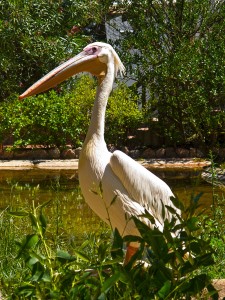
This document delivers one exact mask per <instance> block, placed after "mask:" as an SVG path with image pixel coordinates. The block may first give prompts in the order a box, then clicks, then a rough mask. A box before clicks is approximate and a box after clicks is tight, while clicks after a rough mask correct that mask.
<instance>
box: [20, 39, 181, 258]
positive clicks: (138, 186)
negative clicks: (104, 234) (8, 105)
mask: <svg viewBox="0 0 225 300" xmlns="http://www.w3.org/2000/svg"><path fill="white" fill-rule="evenodd" d="M81 72H89V73H91V74H92V75H93V76H95V77H97V82H98V84H97V91H96V97H95V101H94V106H93V110H92V115H91V120H90V125H89V128H88V131H87V134H86V138H85V140H84V143H83V146H82V151H81V153H80V157H79V166H78V176H79V183H80V187H81V191H82V194H83V196H84V199H85V201H86V202H87V204H88V205H89V206H90V208H91V209H92V210H93V211H94V212H95V213H96V214H97V215H98V216H99V217H100V218H101V219H102V220H103V221H105V222H106V223H107V224H109V225H110V226H111V228H112V229H113V230H115V229H117V230H118V232H119V233H120V235H121V236H122V237H124V236H126V235H133V236H140V233H139V231H138V229H137V227H136V225H135V222H134V220H133V218H132V217H136V218H141V220H143V222H145V223H146V224H148V226H150V227H151V226H152V225H151V224H150V223H149V220H147V219H146V218H144V217H143V215H144V214H145V212H146V211H147V212H149V213H150V214H151V215H152V216H153V217H154V219H155V225H154V226H157V227H158V228H159V230H160V231H163V226H164V221H165V218H166V219H167V220H169V221H171V220H172V218H173V213H172V212H171V211H172V210H168V209H166V207H167V206H170V207H173V209H174V210H175V211H176V213H177V214H179V215H180V210H179V209H178V208H176V207H175V206H174V205H173V203H172V201H171V197H174V195H173V192H172V191H171V189H170V187H169V186H168V185H167V184H166V183H165V182H164V181H163V180H161V179H160V178H158V177H157V176H156V175H154V174H153V173H152V172H150V171H149V170H147V169H146V168H145V167H144V166H142V165H141V164H140V163H138V162H137V161H135V160H133V159H132V158H131V157H129V156H128V155H126V154H125V153H123V152H122V151H120V150H116V151H114V152H113V153H111V152H110V151H108V149H107V145H106V142H105V139H104V128H105V113H106V106H107V101H108V98H109V95H110V93H111V91H112V89H113V84H114V80H115V77H116V76H117V74H118V73H120V74H121V75H123V74H124V73H125V67H124V65H123V63H122V62H121V60H120V58H119V56H118V54H117V53H116V51H115V50H114V48H113V47H112V46H111V45H109V44H107V43H103V42H94V43H91V44H89V45H87V46H86V47H85V48H84V49H83V50H82V51H81V52H80V53H79V54H78V55H76V56H74V57H72V58H71V59H69V60H68V61H66V62H64V63H62V64H61V65H59V66H58V67H56V68H55V69H54V70H52V71H50V72H49V73H48V74H47V75H45V76H44V77H42V78H41V79H40V80H38V81H37V82H36V83H34V84H33V85H32V86H31V87H30V88H28V89H27V90H26V91H25V92H24V93H23V94H22V95H20V96H19V98H20V99H24V98H26V97H29V96H32V95H35V94H38V93H42V92H44V91H47V90H48V89H50V88H52V87H55V86H56V85H57V84H59V83H61V82H62V81H64V80H66V79H67V78H69V77H71V76H73V75H75V74H78V73H81ZM141 216H142V217H141ZM138 247H139V244H138V242H130V243H128V245H127V251H126V255H125V264H127V263H128V262H129V261H130V260H131V258H132V257H133V255H134V254H135V253H136V252H137V250H138Z"/></svg>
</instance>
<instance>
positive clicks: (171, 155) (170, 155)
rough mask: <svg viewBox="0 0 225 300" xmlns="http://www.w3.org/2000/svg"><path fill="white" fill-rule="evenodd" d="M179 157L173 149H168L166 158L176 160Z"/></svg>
mask: <svg viewBox="0 0 225 300" xmlns="http://www.w3.org/2000/svg"><path fill="white" fill-rule="evenodd" d="M175 157H177V153H176V152H175V150H174V148H173V147H168V148H166V158H175Z"/></svg>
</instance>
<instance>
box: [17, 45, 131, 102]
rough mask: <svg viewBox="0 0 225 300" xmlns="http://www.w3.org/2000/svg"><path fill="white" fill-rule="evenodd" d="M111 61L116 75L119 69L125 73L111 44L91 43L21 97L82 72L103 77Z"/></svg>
mask: <svg viewBox="0 0 225 300" xmlns="http://www.w3.org/2000/svg"><path fill="white" fill-rule="evenodd" d="M109 63H113V64H114V68H115V75H116V74H117V73H118V71H120V73H121V74H123V73H124V71H125V68H124V66H123V64H122V62H121V60H120V58H119V56H118V55H117V53H116V52H115V50H114V49H113V47H112V46H111V45H109V44H106V43H101V42H95V43H92V44H89V45H88V46H86V47H85V48H84V49H83V51H82V52H81V53H79V54H78V55H76V56H74V57H73V58H71V59H69V60H68V61H67V62H65V63H63V64H61V65H60V66H58V67H57V68H55V69H54V70H52V71H51V72H49V73H48V74H47V75H45V76H44V77H42V78H41V79H40V80H38V81H37V82H36V83H34V84H33V85H32V86H31V87H29V88H28V89H27V90H26V91H25V92H24V93H23V94H22V95H20V96H19V98H20V99H23V98H26V97H29V96H32V95H35V94H39V93H41V92H44V91H46V90H48V89H50V88H52V87H54V86H56V85H57V84H59V83H61V82H62V81H64V80H66V79H67V78H69V77H71V76H73V75H75V74H77V73H80V72H90V73H91V74H92V75H94V76H97V77H99V78H101V79H102V78H104V77H105V75H106V73H107V66H108V64H109Z"/></svg>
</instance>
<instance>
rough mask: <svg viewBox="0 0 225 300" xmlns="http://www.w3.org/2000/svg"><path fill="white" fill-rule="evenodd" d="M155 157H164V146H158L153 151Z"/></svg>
mask: <svg viewBox="0 0 225 300" xmlns="http://www.w3.org/2000/svg"><path fill="white" fill-rule="evenodd" d="M155 154H156V158H165V157H166V150H165V149H164V148H160V149H158V150H156V152H155Z"/></svg>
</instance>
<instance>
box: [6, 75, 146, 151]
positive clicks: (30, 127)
mask: <svg viewBox="0 0 225 300" xmlns="http://www.w3.org/2000/svg"><path fill="white" fill-rule="evenodd" d="M95 93H96V84H95V80H94V79H92V78H90V77H89V76H83V77H81V78H80V79H79V80H77V81H76V82H75V84H74V85H73V88H72V91H71V92H69V91H65V92H64V93H57V92H56V91H51V92H49V93H44V94H41V95H38V96H37V97H29V98H27V99H25V100H22V101H19V100H18V99H17V97H15V98H13V99H12V100H11V101H7V102H4V103H2V104H1V107H0V120H1V124H0V137H1V141H3V140H4V139H6V138H7V137H9V136H13V139H14V146H26V145H28V144H32V145H35V144H42V145H46V146H50V145H57V146H64V145H66V144H67V143H71V144H73V145H74V146H79V145H81V143H82V141H83V140H84V137H85V134H86V132H87V129H88V125H89V122H90V117H91V111H92V106H93V103H94V99H95ZM134 100H135V96H134V95H133V94H132V93H131V91H130V90H129V89H128V88H127V87H125V86H121V87H118V88H117V89H116V91H115V92H114V93H113V95H112V97H110V99H109V107H108V109H107V126H106V140H107V142H111V143H112V142H114V143H115V142H116V143H117V142H121V143H122V142H125V140H126V136H127V133H128V131H129V130H131V129H132V128H136V126H137V124H138V122H139V121H140V119H141V113H140V112H139V110H138V108H137V105H136V104H135V102H134Z"/></svg>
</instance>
